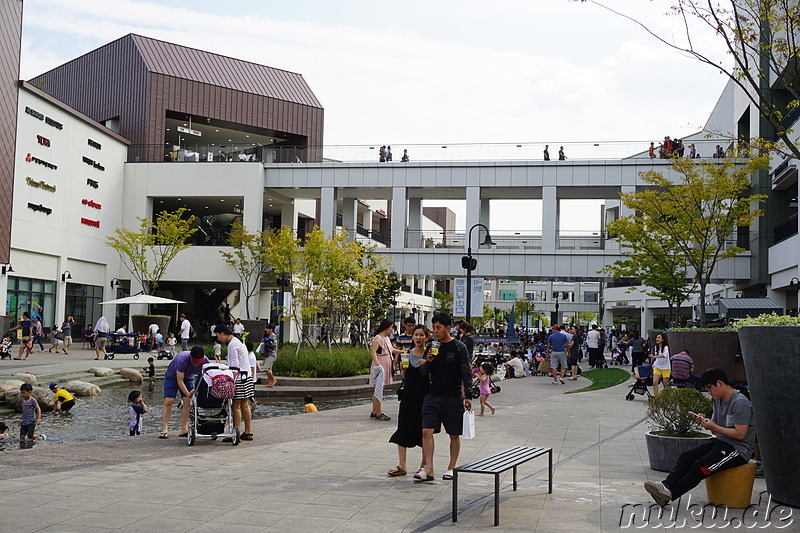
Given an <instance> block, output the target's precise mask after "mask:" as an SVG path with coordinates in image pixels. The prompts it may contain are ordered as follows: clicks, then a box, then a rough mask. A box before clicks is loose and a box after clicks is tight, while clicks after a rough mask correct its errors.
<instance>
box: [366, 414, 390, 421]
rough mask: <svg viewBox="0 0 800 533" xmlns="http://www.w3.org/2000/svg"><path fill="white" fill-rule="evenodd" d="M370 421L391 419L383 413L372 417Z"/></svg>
mask: <svg viewBox="0 0 800 533" xmlns="http://www.w3.org/2000/svg"><path fill="white" fill-rule="evenodd" d="M370 419H372V420H391V418H389V417H388V416H386V415H385V414H383V413H381V414H379V415H375V416H371V417H370Z"/></svg>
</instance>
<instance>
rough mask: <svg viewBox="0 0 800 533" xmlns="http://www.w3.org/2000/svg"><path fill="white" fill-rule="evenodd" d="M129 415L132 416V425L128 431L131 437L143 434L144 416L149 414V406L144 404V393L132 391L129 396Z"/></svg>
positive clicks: (129, 425)
mask: <svg viewBox="0 0 800 533" xmlns="http://www.w3.org/2000/svg"><path fill="white" fill-rule="evenodd" d="M128 402H130V404H131V405H130V407H128V414H129V415H130V423H129V424H128V429H129V430H130V434H131V437H133V436H135V435H141V434H142V415H143V414H145V413H146V412H147V405H145V403H144V399H143V398H142V393H141V392H139V391H138V390H135V391H131V393H130V394H128Z"/></svg>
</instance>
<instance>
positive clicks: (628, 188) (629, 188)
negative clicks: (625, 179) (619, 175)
mask: <svg viewBox="0 0 800 533" xmlns="http://www.w3.org/2000/svg"><path fill="white" fill-rule="evenodd" d="M620 192H621V193H622V194H630V193H632V192H636V187H635V186H634V185H625V186H623V187H620ZM632 214H633V210H632V209H629V208H627V207H625V204H623V203H622V201H620V202H619V218H622V217H627V216H630V215H632Z"/></svg>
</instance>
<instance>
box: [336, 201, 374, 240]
mask: <svg viewBox="0 0 800 533" xmlns="http://www.w3.org/2000/svg"><path fill="white" fill-rule="evenodd" d="M342 226H343V227H344V229H345V230H347V235H348V240H351V241H354V240H356V236H357V235H358V228H357V226H358V200H356V199H355V198H342ZM366 229H367V230H369V229H370V228H366Z"/></svg>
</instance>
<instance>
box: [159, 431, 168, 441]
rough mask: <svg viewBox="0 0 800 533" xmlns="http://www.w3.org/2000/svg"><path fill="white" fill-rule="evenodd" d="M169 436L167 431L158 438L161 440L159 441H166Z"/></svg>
mask: <svg viewBox="0 0 800 533" xmlns="http://www.w3.org/2000/svg"><path fill="white" fill-rule="evenodd" d="M167 436H168V434H167V432H166V431H165V432H163V433H160V434H159V435H158V438H159V439H166V438H167Z"/></svg>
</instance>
